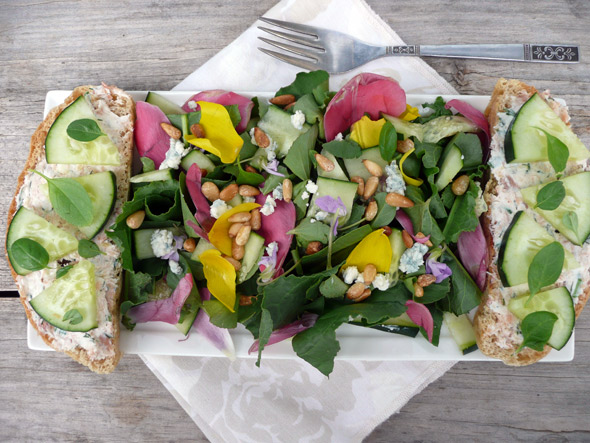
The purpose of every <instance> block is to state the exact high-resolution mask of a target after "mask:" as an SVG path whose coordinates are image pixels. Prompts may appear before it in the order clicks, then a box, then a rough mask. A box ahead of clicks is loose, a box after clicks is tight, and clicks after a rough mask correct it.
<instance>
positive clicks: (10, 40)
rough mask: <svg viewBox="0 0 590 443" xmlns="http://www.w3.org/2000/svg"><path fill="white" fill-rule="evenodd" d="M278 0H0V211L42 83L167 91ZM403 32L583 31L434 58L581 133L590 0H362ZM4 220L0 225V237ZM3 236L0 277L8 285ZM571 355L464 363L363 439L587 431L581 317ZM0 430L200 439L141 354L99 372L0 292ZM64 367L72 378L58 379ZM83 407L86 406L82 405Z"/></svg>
mask: <svg viewBox="0 0 590 443" xmlns="http://www.w3.org/2000/svg"><path fill="white" fill-rule="evenodd" d="M274 3H275V2H274V0H258V1H256V2H253V1H239V0H232V1H219V0H206V1H200V2H192V1H189V0H172V1H158V0H149V1H148V0H136V1H131V0H127V1H125V0H123V1H114V0H108V1H103V2H100V3H99V2H93V1H90V0H84V1H44V2H33V1H24V0H3V1H2V2H0V48H1V49H0V153H1V157H0V165H1V166H0V219H1V220H6V211H7V208H8V204H9V201H10V198H11V197H12V194H13V192H14V186H15V183H16V177H17V175H18V173H19V172H20V170H21V168H22V165H23V164H24V161H25V158H26V156H27V153H28V142H29V137H30V135H31V134H32V132H33V131H34V129H35V128H36V126H37V124H38V123H39V122H40V121H41V119H42V111H43V103H44V99H45V94H46V92H47V91H48V90H51V89H71V88H73V87H74V86H76V85H80V84H88V83H97V82H100V81H106V82H112V83H115V84H117V85H118V86H120V87H123V88H126V89H161V90H166V89H170V88H171V87H173V86H174V85H176V84H177V83H178V82H180V81H181V80H182V79H183V78H184V77H186V76H187V75H188V74H190V73H191V72H192V71H193V70H194V69H196V68H197V67H198V66H199V65H201V64H202V63H204V62H205V61H207V60H208V59H209V58H210V57H211V56H213V55H214V54H215V53H217V52H218V51H219V50H220V49H222V48H223V47H224V46H226V45H227V44H228V43H230V42H231V41H232V40H233V39H235V38H236V37H237V36H239V35H240V33H242V32H243V31H244V30H246V29H247V27H248V26H249V25H250V24H251V23H253V22H254V21H255V20H256V18H257V17H258V16H259V15H261V14H263V13H264V12H265V11H266V10H268V9H269V8H270V7H272V6H273V5H274ZM368 3H369V5H370V6H371V7H372V8H373V9H374V10H375V12H377V13H378V14H379V15H380V16H381V17H382V18H383V19H384V20H385V21H386V22H388V23H389V24H390V25H391V26H392V27H393V28H394V29H395V30H396V31H397V32H398V34H399V35H400V36H401V37H402V38H403V39H404V40H405V41H406V42H408V43H452V42H465V43H484V42H500V43H514V42H542V43H545V42H555V43H578V44H582V46H581V48H582V49H581V50H582V63H580V64H578V65H570V66H564V65H549V64H545V65H540V64H534V65H533V64H524V63H498V62H486V61H466V60H444V59H439V60H434V59H430V60H428V63H429V64H430V65H431V66H433V67H434V69H436V70H437V71H438V72H439V73H440V74H441V75H442V76H443V77H444V78H445V79H446V80H447V81H449V82H450V83H451V84H452V85H453V86H454V87H455V88H456V89H457V90H459V91H460V92H461V93H462V94H489V93H490V91H491V90H492V88H493V85H494V83H495V81H496V79H497V78H498V77H500V76H505V77H515V78H519V79H522V80H524V81H527V82H530V83H532V84H534V85H536V86H537V87H539V88H545V87H546V88H550V89H551V90H552V91H553V92H554V93H555V95H557V96H560V97H562V98H564V99H566V100H567V102H568V104H569V106H570V112H571V114H572V120H573V124H574V126H575V127H576V128H577V132H578V133H579V134H580V135H581V138H582V140H583V141H584V142H585V143H586V145H590V64H589V63H588V61H587V60H588V59H589V58H588V54H590V45H589V44H588V41H587V35H588V34H587V32H588V31H587V30H588V24H589V23H590V2H586V1H583V0H556V1H553V2H535V3H526V4H525V3H524V2H520V1H518V0H505V1H502V2H487V1H477V2H475V1H467V0H461V1H451V0H443V1H440V0H422V1H415V2H412V3H407V4H406V5H405V6H404V4H402V3H400V2H391V1H390V0H368ZM4 234H5V224H4V222H2V223H0V235H1V236H2V237H4ZM12 289H14V284H13V282H12V279H11V278H10V275H9V272H8V269H7V265H6V262H5V258H4V244H2V245H0V290H12ZM589 316H590V315H589V314H588V312H584V313H582V316H581V318H580V320H579V323H578V325H577V332H576V359H575V360H574V362H572V363H564V364H542V363H541V364H537V365H535V366H532V367H527V368H510V367H506V366H504V365H502V364H501V363H497V364H494V363H492V364H490V363H460V364H457V365H456V366H455V367H454V368H453V369H452V370H451V371H449V372H448V373H447V374H446V375H445V376H444V377H442V378H441V379H439V380H438V381H436V382H435V383H433V384H432V385H430V386H429V387H427V388H426V389H425V390H424V391H423V392H422V393H421V394H419V395H417V396H416V397H415V398H413V399H412V400H411V401H410V402H409V403H408V405H407V406H406V407H404V408H403V409H402V411H401V412H400V413H399V414H397V415H395V416H393V417H391V418H390V419H388V420H387V421H385V422H384V423H383V424H382V425H381V426H379V427H378V428H377V429H376V430H375V431H374V432H373V433H372V434H371V435H370V436H369V437H368V438H367V441H368V442H390V441H551V442H554V441H588V440H590V422H588V420H587V416H588V409H589V406H590V400H589V399H590V375H589V371H588V370H587V366H588V364H589V363H590V320H589V319H588V318H589ZM0 322H1V323H0V324H1V325H2V326H1V327H0V355H2V359H1V360H0V423H1V424H2V426H0V440H1V441H7V440H13V441H28V440H55V441H87V440H92V441H100V440H102V441H105V440H124V439H125V440H129V439H131V440H147V441H162V440H191V441H195V440H196V441H206V439H205V437H204V436H203V434H202V433H201V432H200V431H199V430H198V428H197V427H196V426H195V425H194V423H193V422H192V420H191V419H190V418H189V417H188V416H187V414H186V413H185V412H184V411H183V410H182V408H181V407H180V406H179V405H178V403H177V402H176V401H175V400H174V398H173V397H172V396H171V395H170V394H169V393H168V392H167V391H166V389H165V388H164V387H163V386H162V385H161V384H160V382H159V381H158V380H157V379H156V378H155V377H154V376H153V375H152V374H151V372H150V371H149V370H148V369H147V368H146V367H145V366H144V364H143V363H142V362H141V360H139V359H138V358H137V357H134V356H126V357H125V358H124V359H123V360H122V362H121V364H120V366H119V368H118V370H117V371H116V372H115V373H114V374H112V375H110V376H108V377H97V376H91V375H90V374H89V373H88V371H87V370H85V369H84V368H82V367H81V366H79V365H78V364H76V363H74V362H72V361H69V360H68V359H66V358H63V357H62V356H59V355H56V354H55V353H41V352H34V351H30V350H28V349H27V346H26V334H25V330H26V323H25V318H24V313H23V312H21V308H20V305H19V303H18V301H17V300H15V299H0ZM64 374H67V384H65V383H64V380H65V378H64ZM83 405H90V406H91V407H83Z"/></svg>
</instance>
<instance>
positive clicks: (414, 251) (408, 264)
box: [399, 242, 428, 274]
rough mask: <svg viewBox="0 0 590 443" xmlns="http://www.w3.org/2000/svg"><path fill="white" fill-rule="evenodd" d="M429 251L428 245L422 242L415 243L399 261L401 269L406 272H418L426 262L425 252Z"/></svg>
mask: <svg viewBox="0 0 590 443" xmlns="http://www.w3.org/2000/svg"><path fill="white" fill-rule="evenodd" d="M427 252H428V246H426V245H423V244H422V243H418V242H416V243H414V246H412V247H411V248H410V249H406V250H405V251H404V253H403V254H402V257H401V259H400V261H399V270H400V271H402V272H403V273H405V274H411V273H413V272H417V271H418V270H419V269H420V266H422V265H423V264H424V254H426V253H427Z"/></svg>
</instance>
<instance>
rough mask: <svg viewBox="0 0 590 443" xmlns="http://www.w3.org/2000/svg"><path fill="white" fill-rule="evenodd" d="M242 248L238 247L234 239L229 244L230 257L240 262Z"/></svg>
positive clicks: (242, 255) (242, 254)
mask: <svg viewBox="0 0 590 443" xmlns="http://www.w3.org/2000/svg"><path fill="white" fill-rule="evenodd" d="M244 253H245V250H244V247H243V246H241V245H238V244H237V243H236V239H235V238H234V239H233V241H232V243H231V256H232V257H233V258H235V259H236V260H241V259H243V258H244Z"/></svg>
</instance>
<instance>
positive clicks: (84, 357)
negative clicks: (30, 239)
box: [5, 85, 135, 374]
mask: <svg viewBox="0 0 590 443" xmlns="http://www.w3.org/2000/svg"><path fill="white" fill-rule="evenodd" d="M104 86H105V87H107V88H108V89H109V90H110V91H111V92H112V93H113V94H115V95H117V96H119V97H120V98H122V99H123V101H122V104H123V106H121V109H119V110H118V111H119V112H123V113H125V114H128V115H129V116H130V118H131V124H132V127H133V124H134V122H135V103H134V102H133V99H132V98H131V97H130V96H129V95H128V94H126V93H125V92H123V91H122V90H121V89H119V88H116V87H115V86H106V85H104ZM92 89H93V87H92V86H89V85H86V86H79V87H77V88H75V89H74V90H73V92H72V93H71V94H70V95H69V96H68V97H67V98H66V99H65V100H64V102H63V103H62V104H61V105H58V106H56V107H55V108H53V109H52V110H51V111H49V113H48V114H47V116H46V117H45V119H44V120H43V121H42V122H41V123H40V124H39V126H38V127H37V129H36V130H35V132H34V133H33V135H32V136H31V145H30V150H29V156H28V158H27V160H26V162H25V166H24V168H23V170H22V172H21V173H20V175H19V177H18V180H17V186H16V192H15V194H14V197H13V199H12V202H11V203H10V206H9V209H8V220H7V226H8V225H10V223H11V222H12V219H13V218H14V215H15V214H16V211H17V196H18V195H19V193H20V190H21V188H22V186H23V184H24V181H25V177H26V176H27V172H28V171H29V170H30V169H35V168H36V166H37V164H38V163H39V161H40V160H41V159H42V158H43V157H44V156H45V139H46V138H47V133H48V132H49V129H50V128H51V126H52V125H53V123H54V122H55V120H56V119H57V117H58V116H59V115H60V114H61V113H62V112H63V110H64V109H65V108H67V107H68V106H69V105H70V104H71V103H73V102H74V101H75V100H76V99H77V98H79V97H80V96H82V95H83V94H85V93H87V92H90V91H91V90H92ZM124 142H125V143H124V144H125V147H126V150H127V149H128V150H129V155H128V156H126V157H127V158H128V161H129V164H128V165H127V169H128V170H129V172H128V174H127V175H130V166H131V158H132V152H133V131H132V130H131V132H130V134H127V136H126V137H125V140H124ZM117 186H118V187H119V188H120V187H121V186H123V187H126V189H128V186H129V177H127V180H126V182H125V183H118V184H117ZM125 195H126V193H125ZM7 235H8V230H7V233H6V236H7ZM5 242H6V238H5ZM7 261H8V265H9V267H10V272H11V274H12V278H13V279H14V281H15V282H17V276H18V274H17V273H16V271H15V270H14V269H13V267H12V264H11V263H10V260H9V259H8V254H7ZM122 276H123V274H122V273H120V274H119V281H118V282H117V291H116V294H115V299H114V307H113V309H112V312H111V313H112V316H113V319H115V320H114V321H113V343H114V345H115V355H114V356H112V357H108V358H104V359H100V360H96V359H92V358H90V356H89V355H88V352H87V351H86V350H85V349H83V348H79V347H77V348H75V349H74V350H71V351H64V353H65V354H67V355H69V356H70V357H71V358H72V359H74V360H75V361H77V362H78V363H80V364H83V365H84V366H87V367H88V368H89V369H90V370H92V371H94V372H96V373H99V374H108V373H110V372H113V370H114V369H115V367H116V366H117V364H118V363H119V360H120V358H121V355H122V354H121V351H120V350H119V332H120V322H119V321H118V318H119V298H120V294H121V288H122ZM19 289H20V288H19ZM19 293H20V301H21V303H22V305H23V307H24V308H25V313H26V315H27V318H28V319H29V323H30V324H31V325H32V326H33V328H35V330H36V331H37V333H38V334H39V336H40V337H41V338H42V339H43V341H44V342H45V343H46V344H47V345H48V346H50V347H52V348H54V349H56V346H55V344H54V343H53V341H54V340H53V337H51V336H50V335H48V334H46V333H44V332H42V331H41V330H39V328H38V325H37V323H36V322H35V320H34V317H33V314H32V312H31V308H30V305H29V303H28V302H27V296H26V294H25V293H23V292H22V291H19Z"/></svg>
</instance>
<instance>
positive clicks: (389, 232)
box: [381, 226, 392, 237]
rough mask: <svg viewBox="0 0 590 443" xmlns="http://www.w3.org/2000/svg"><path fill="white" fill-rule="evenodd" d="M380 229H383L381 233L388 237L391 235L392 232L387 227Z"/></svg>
mask: <svg viewBox="0 0 590 443" xmlns="http://www.w3.org/2000/svg"><path fill="white" fill-rule="evenodd" d="M381 229H383V233H384V234H385V235H387V236H388V237H389V236H390V235H391V232H392V230H391V228H390V227H389V226H381Z"/></svg>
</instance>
